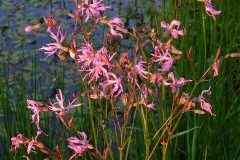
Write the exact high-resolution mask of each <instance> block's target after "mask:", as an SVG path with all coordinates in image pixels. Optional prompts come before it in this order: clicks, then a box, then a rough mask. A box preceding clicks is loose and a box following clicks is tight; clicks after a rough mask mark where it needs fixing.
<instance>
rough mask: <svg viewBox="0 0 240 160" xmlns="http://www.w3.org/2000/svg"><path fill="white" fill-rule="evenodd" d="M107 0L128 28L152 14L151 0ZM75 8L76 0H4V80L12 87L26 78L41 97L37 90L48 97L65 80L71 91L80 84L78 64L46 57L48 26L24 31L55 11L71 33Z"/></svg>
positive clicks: (0, 12)
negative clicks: (44, 48)
mask: <svg viewBox="0 0 240 160" xmlns="http://www.w3.org/2000/svg"><path fill="white" fill-rule="evenodd" d="M105 2H106V1H105ZM106 3H107V4H108V5H110V6H111V9H110V10H108V11H106V14H108V15H109V16H110V17H115V16H119V17H121V18H122V19H123V20H124V21H125V22H126V27H127V28H129V27H133V26H136V25H137V26H138V25H140V24H141V25H142V24H143V23H146V22H148V21H149V20H150V18H151V17H150V14H151V11H152V9H151V6H152V4H153V2H151V1H148V2H145V1H137V0H108V1H107V2H106ZM154 3H155V4H156V5H158V4H159V3H157V2H154ZM73 9H74V5H73V1H72V0H41V1H39V0H2V1H0V29H1V30H0V34H1V36H0V64H1V71H0V75H1V77H4V79H5V80H4V81H8V85H9V86H10V87H11V88H12V91H13V90H14V88H15V87H19V86H21V85H22V83H23V82H24V83H25V84H24V85H26V92H28V94H29V95H31V96H32V97H39V96H41V95H39V96H38V95H37V93H39V92H40V93H41V94H43V95H44V96H43V99H44V98H47V97H52V96H53V95H54V93H55V91H56V89H57V88H59V86H61V85H62V84H63V82H64V84H67V86H66V87H67V88H68V89H67V91H68V92H69V93H72V92H73V90H74V88H76V87H75V84H76V81H77V80H76V78H74V77H77V75H76V72H75V70H74V69H73V68H74V67H73V66H72V65H71V64H64V63H62V62H60V61H59V60H58V58H57V57H54V56H52V57H49V58H45V56H44V54H43V52H41V51H39V50H38V49H39V48H40V47H41V46H43V45H45V44H46V43H48V42H50V41H51V39H50V38H49V35H48V33H47V32H46V31H45V30H44V29H40V30H38V31H36V32H32V33H25V32H24V28H25V27H26V26H27V25H31V24H36V23H38V22H39V20H40V18H41V17H42V16H48V15H49V14H52V15H54V17H55V18H56V19H57V21H58V24H61V26H62V28H63V29H64V33H66V35H67V34H69V33H71V28H72V26H71V23H70V22H71V20H70V19H69V18H68V17H67V13H68V12H69V11H70V10H73ZM69 24H70V25H69ZM72 24H73V23H72ZM102 35H103V34H102V32H101V31H99V32H97V33H96V36H95V41H100V43H101V39H102V37H103V36H102ZM99 37H101V38H99ZM126 44H127V43H126ZM128 45H129V44H128ZM130 45H131V44H130ZM61 73H64V74H61ZM36 89H38V90H36Z"/></svg>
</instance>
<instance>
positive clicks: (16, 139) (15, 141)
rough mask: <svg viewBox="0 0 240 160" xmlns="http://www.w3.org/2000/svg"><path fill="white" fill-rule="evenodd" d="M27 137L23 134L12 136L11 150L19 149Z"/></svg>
mask: <svg viewBox="0 0 240 160" xmlns="http://www.w3.org/2000/svg"><path fill="white" fill-rule="evenodd" d="M26 140H27V139H26V138H25V137H24V136H23V135H22V134H18V135H17V137H12V138H11V142H12V148H11V150H15V151H16V150H17V149H18V148H19V147H20V144H24V143H25V141H26Z"/></svg>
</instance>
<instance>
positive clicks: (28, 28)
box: [25, 25, 33, 33]
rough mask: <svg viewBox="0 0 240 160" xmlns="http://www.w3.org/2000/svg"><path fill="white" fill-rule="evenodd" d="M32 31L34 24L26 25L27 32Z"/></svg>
mask: <svg viewBox="0 0 240 160" xmlns="http://www.w3.org/2000/svg"><path fill="white" fill-rule="evenodd" d="M32 31H33V27H32V26H30V25H29V26H27V27H25V32H27V33H30V32H32Z"/></svg>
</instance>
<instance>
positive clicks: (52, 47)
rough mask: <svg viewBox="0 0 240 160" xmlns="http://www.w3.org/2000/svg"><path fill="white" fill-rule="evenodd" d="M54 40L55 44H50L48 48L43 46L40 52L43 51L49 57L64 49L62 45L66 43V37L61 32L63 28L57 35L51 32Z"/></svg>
mask: <svg viewBox="0 0 240 160" xmlns="http://www.w3.org/2000/svg"><path fill="white" fill-rule="evenodd" d="M49 33H50V35H51V37H52V39H53V40H54V41H55V43H48V44H46V46H43V47H41V48H40V50H43V51H44V53H45V54H46V55H47V57H49V56H51V55H53V54H54V53H56V52H57V50H58V49H61V48H63V47H62V46H61V43H62V42H63V41H64V38H65V36H64V35H63V33H62V31H61V27H60V26H59V27H58V31H57V34H54V33H53V32H52V31H49Z"/></svg>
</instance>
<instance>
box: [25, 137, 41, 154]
mask: <svg viewBox="0 0 240 160" xmlns="http://www.w3.org/2000/svg"><path fill="white" fill-rule="evenodd" d="M36 144H38V142H37V141H36V139H35V138H33V137H32V140H31V141H30V142H29V143H28V146H27V154H30V153H32V152H35V145H36Z"/></svg>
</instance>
